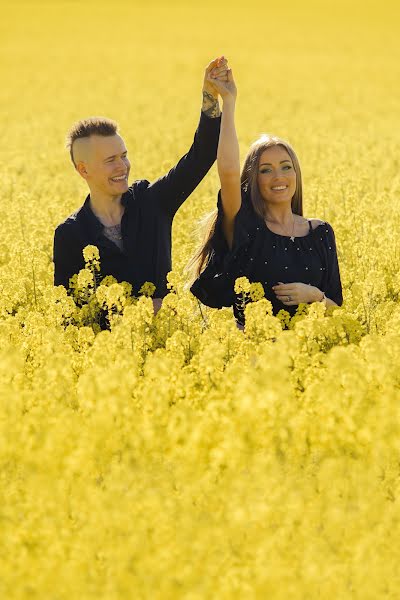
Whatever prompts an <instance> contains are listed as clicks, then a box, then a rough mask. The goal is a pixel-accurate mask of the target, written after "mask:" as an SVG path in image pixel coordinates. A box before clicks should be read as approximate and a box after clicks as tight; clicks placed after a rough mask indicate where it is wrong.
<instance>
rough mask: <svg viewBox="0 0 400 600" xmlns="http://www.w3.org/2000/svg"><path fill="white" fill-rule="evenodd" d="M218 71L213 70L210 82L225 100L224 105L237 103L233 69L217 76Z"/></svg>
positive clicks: (209, 77)
mask: <svg viewBox="0 0 400 600" xmlns="http://www.w3.org/2000/svg"><path fill="white" fill-rule="evenodd" d="M215 73H216V69H213V70H212V71H211V73H210V75H209V76H208V81H210V82H212V83H213V84H214V86H215V87H216V89H217V90H218V93H219V95H220V96H221V98H222V99H223V101H224V103H225V102H226V101H235V100H236V96H237V89H236V84H235V81H234V79H233V73H232V69H228V68H227V69H226V71H225V72H224V73H226V75H225V74H224V75H223V76H222V75H216V74H215Z"/></svg>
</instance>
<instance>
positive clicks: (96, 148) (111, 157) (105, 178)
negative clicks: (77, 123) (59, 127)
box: [73, 134, 131, 196]
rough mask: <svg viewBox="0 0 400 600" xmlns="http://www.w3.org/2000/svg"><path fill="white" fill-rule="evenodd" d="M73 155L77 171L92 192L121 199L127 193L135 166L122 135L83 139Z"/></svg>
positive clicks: (77, 142)
mask: <svg viewBox="0 0 400 600" xmlns="http://www.w3.org/2000/svg"><path fill="white" fill-rule="evenodd" d="M73 154H74V160H75V164H76V169H77V171H78V172H79V174H80V175H81V176H82V177H83V178H84V179H86V181H87V184H88V186H89V188H90V190H91V191H92V192H101V193H102V194H107V195H109V196H120V195H121V194H123V193H124V192H126V191H127V189H128V177H129V171H130V168H131V165H130V162H129V159H128V151H127V149H126V147H125V143H124V140H123V139H122V137H121V136H120V135H118V134H115V135H109V136H102V135H91V136H89V137H85V138H80V139H78V140H76V141H75V142H74V144H73Z"/></svg>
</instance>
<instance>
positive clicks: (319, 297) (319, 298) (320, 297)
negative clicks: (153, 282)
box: [314, 287, 326, 302]
mask: <svg viewBox="0 0 400 600" xmlns="http://www.w3.org/2000/svg"><path fill="white" fill-rule="evenodd" d="M325 300H326V296H325V292H322V291H321V290H320V289H318V288H317V287H316V288H315V299H314V302H324V301H325Z"/></svg>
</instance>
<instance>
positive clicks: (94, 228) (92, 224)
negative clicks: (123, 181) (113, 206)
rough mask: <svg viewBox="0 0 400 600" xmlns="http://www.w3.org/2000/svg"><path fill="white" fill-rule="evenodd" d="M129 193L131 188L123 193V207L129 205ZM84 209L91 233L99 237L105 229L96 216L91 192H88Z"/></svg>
mask: <svg viewBox="0 0 400 600" xmlns="http://www.w3.org/2000/svg"><path fill="white" fill-rule="evenodd" d="M128 195H129V190H128V192H125V193H124V194H122V197H121V204H122V206H123V207H125V209H126V207H127V202H128ZM83 211H84V213H85V216H86V219H87V222H88V224H89V228H90V230H91V233H92V234H93V235H94V236H95V237H98V236H99V235H100V234H101V233H102V231H103V223H102V222H101V221H100V220H99V219H98V218H97V217H96V215H95V214H94V212H93V211H92V209H91V207H90V194H88V195H87V196H86V199H85V202H84V203H83Z"/></svg>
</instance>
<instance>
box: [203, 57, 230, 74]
mask: <svg viewBox="0 0 400 600" xmlns="http://www.w3.org/2000/svg"><path fill="white" fill-rule="evenodd" d="M223 60H225V61H226V58H225V57H224V56H218V57H217V58H214V60H212V61H211V62H210V63H209V64H208V65H207V67H206V73H209V72H210V71H212V69H214V68H215V67H218V66H219V65H220V64H221V61H223Z"/></svg>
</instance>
